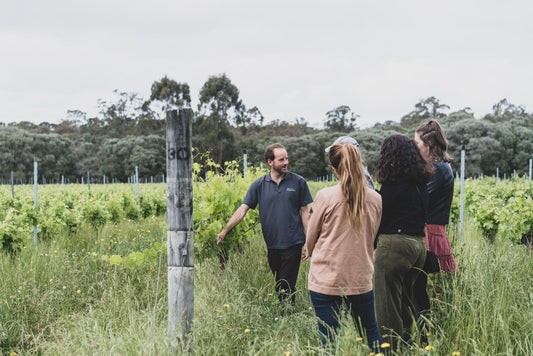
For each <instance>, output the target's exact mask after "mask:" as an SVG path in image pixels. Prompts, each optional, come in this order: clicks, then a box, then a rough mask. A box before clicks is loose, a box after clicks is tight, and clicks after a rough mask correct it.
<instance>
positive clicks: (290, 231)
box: [242, 172, 313, 249]
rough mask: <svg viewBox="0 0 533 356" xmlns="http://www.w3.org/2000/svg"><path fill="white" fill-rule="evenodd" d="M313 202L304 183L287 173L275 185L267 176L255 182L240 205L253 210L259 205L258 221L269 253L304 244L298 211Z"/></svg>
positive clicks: (294, 175)
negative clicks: (271, 250)
mask: <svg viewBox="0 0 533 356" xmlns="http://www.w3.org/2000/svg"><path fill="white" fill-rule="evenodd" d="M311 202H313V198H312V197H311V193H310V192H309V187H308V186H307V182H306V181H305V179H304V178H302V177H301V176H299V175H297V174H295V173H292V172H287V173H286V174H285V177H283V179H282V180H281V182H280V183H279V185H278V184H276V182H274V181H273V180H272V178H271V177H270V173H268V174H266V175H264V176H262V177H260V178H258V179H256V180H255V181H254V182H253V183H252V185H251V186H250V188H249V189H248V192H247V193H246V196H245V197H244V200H243V202H242V203H243V204H246V205H248V206H249V207H250V208H252V209H255V207H256V206H257V205H258V204H259V220H260V221H261V229H262V230H263V238H264V239H265V243H266V245H267V248H268V249H286V248H289V247H291V246H294V245H297V244H303V243H305V232H304V229H303V225H302V218H301V217H300V208H301V207H302V206H306V205H307V204H310V203H311Z"/></svg>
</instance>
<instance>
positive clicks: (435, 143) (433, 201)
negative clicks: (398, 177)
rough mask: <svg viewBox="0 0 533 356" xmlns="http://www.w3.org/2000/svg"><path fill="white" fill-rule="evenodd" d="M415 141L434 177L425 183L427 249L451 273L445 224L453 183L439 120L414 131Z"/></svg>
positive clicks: (446, 142) (453, 263)
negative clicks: (431, 167)
mask: <svg viewBox="0 0 533 356" xmlns="http://www.w3.org/2000/svg"><path fill="white" fill-rule="evenodd" d="M415 142H416V144H417V146H418V149H419V150H420V153H422V156H423V157H424V158H425V160H426V161H428V162H431V163H432V164H433V167H434V173H433V176H432V177H431V180H430V181H429V183H428V184H427V191H428V202H429V207H428V220H427V227H426V244H427V248H428V250H431V251H433V252H435V255H436V256H437V258H438V260H439V264H440V268H441V270H442V271H444V272H454V271H455V270H456V269H457V265H456V263H455V259H454V257H453V254H452V249H451V247H450V241H449V240H448V236H447V234H446V226H445V225H447V224H448V222H449V221H450V207H451V205H452V199H453V183H454V178H453V172H452V168H451V167H450V162H451V161H452V158H451V157H450V156H449V155H448V153H447V152H446V151H447V149H448V141H447V140H446V136H445V135H444V131H443V130H442V128H441V126H440V125H439V123H438V122H437V121H435V120H430V121H429V122H428V123H427V124H423V125H421V126H420V127H419V128H418V129H417V130H416V132H415Z"/></svg>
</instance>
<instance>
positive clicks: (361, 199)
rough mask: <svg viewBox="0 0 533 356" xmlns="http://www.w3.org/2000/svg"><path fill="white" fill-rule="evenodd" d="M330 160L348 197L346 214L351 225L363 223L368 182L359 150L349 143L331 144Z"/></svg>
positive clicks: (343, 192) (346, 197)
mask: <svg viewBox="0 0 533 356" xmlns="http://www.w3.org/2000/svg"><path fill="white" fill-rule="evenodd" d="M328 158H329V162H330V163H331V165H332V166H333V168H335V170H336V171H337V174H338V176H339V180H340V186H341V190H342V194H343V196H344V198H345V199H346V201H345V203H346V214H347V215H348V219H349V221H350V225H352V226H358V225H359V224H361V221H362V217H363V216H364V215H365V212H364V206H365V195H366V189H367V183H366V178H365V172H364V168H363V163H362V160H361V155H360V154H359V150H358V149H357V147H355V146H354V145H352V144H349V143H338V144H335V145H333V146H331V149H330V150H329V152H328Z"/></svg>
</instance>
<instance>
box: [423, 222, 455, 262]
mask: <svg viewBox="0 0 533 356" xmlns="http://www.w3.org/2000/svg"><path fill="white" fill-rule="evenodd" d="M424 241H425V242H426V246H427V248H428V250H431V251H433V252H435V255H436V256H437V258H438V260H439V264H440V269H441V270H442V271H443V272H454V271H455V270H456V269H457V264H456V263H455V258H453V253H452V248H451V246H450V240H448V235H446V227H445V226H444V225H433V224H428V225H426V236H425V237H424Z"/></svg>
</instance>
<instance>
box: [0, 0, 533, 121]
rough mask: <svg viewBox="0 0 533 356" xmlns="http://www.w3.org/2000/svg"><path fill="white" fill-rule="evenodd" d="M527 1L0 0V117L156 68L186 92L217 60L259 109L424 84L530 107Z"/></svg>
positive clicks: (313, 104) (313, 106)
mask: <svg viewBox="0 0 533 356" xmlns="http://www.w3.org/2000/svg"><path fill="white" fill-rule="evenodd" d="M532 18H533V2H532V1H529V0H523V1H515V0H507V1H501V0H500V1H494V0H479V1H469V0H447V1H431V0H424V1H422V0H420V1H418V0H403V1H396V0H394V1H392V0H391V1H373V0H368V1H361V0H347V1H339V0H328V1H312V0H306V1H301V0H298V1H291V0H284V1H278V0H270V1H254V0H223V1H215V0H209V1H208V0H169V1H163V0H150V1H147V0H144V1H136V0H127V1H113V0H105V1H103V0H91V1H78V0H47V1H42V0H1V6H0V51H1V54H0V64H1V65H0V121H1V122H5V123H8V122H18V121H31V122H34V123H40V122H44V121H47V122H50V123H58V122H60V121H61V119H63V118H65V114H66V112H67V110H74V109H77V110H82V111H84V112H86V113H87V114H88V115H89V116H94V115H96V114H97V101H98V99H104V100H113V99H114V98H115V96H114V94H113V90H114V89H118V90H120V91H127V92H135V93H138V94H139V95H141V96H142V97H145V98H148V97H149V95H150V87H151V85H152V83H153V82H154V81H156V80H160V79H161V78H162V77H163V76H165V75H167V76H168V77H170V78H172V79H174V80H176V81H178V82H186V83H188V84H189V85H190V87H191V96H192V98H193V108H196V105H197V102H198V92H199V90H200V88H201V87H202V85H203V84H204V83H205V81H206V80H207V79H208V78H209V76H212V75H219V74H222V73H225V74H226V75H227V76H228V77H229V78H230V79H231V81H232V82H233V84H235V85H236V86H237V87H238V88H239V90H240V94H241V98H242V100H243V102H244V104H245V105H246V106H247V107H253V106H257V107H258V108H259V109H260V110H261V111H262V113H263V115H264V116H265V121H266V122H269V121H271V120H274V119H280V120H286V121H291V122H292V121H293V120H294V118H296V117H304V118H305V119H306V120H307V121H308V122H309V123H310V124H311V125H312V126H316V127H321V126H322V124H323V121H324V118H325V113H326V112H327V111H329V110H331V109H332V108H334V107H337V106H340V105H348V106H350V107H351V108H352V110H353V111H354V112H355V113H357V114H359V115H360V118H359V120H358V123H359V125H360V126H361V127H368V126H371V125H372V124H374V123H376V122H384V121H386V120H394V121H399V120H400V118H401V117H402V116H403V115H405V114H407V113H408V112H410V111H411V110H413V108H414V105H415V103H417V102H418V101H419V100H420V99H423V98H427V97H429V96H435V97H437V98H438V99H439V100H440V101H441V103H444V104H448V105H449V106H450V107H451V111H456V110H461V109H463V108H465V107H470V108H471V109H472V111H473V112H474V114H475V116H476V117H478V118H479V117H482V116H483V115H485V114H487V113H489V112H491V111H492V105H494V104H495V103H497V102H498V101H499V100H500V99H503V98H507V99H508V100H509V101H510V102H511V103H513V104H515V105H523V106H525V107H526V108H527V109H528V110H529V111H531V110H533V20H532Z"/></svg>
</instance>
